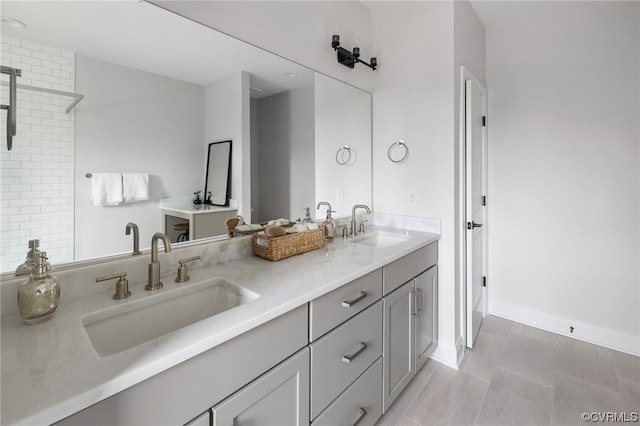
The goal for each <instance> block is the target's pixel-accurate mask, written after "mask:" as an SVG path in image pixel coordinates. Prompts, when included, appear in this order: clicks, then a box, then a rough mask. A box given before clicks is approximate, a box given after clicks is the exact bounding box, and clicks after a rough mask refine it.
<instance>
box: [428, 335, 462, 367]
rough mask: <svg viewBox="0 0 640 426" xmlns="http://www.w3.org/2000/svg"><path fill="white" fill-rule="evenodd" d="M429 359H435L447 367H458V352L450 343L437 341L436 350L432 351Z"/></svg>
mask: <svg viewBox="0 0 640 426" xmlns="http://www.w3.org/2000/svg"><path fill="white" fill-rule="evenodd" d="M431 359H433V360H436V361H438V362H440V363H442V364H444V365H446V366H448V367H451V368H455V369H456V370H457V369H458V352H457V350H456V347H455V346H453V345H452V344H450V343H444V342H442V341H438V346H437V347H436V350H435V351H433V354H432V355H431Z"/></svg>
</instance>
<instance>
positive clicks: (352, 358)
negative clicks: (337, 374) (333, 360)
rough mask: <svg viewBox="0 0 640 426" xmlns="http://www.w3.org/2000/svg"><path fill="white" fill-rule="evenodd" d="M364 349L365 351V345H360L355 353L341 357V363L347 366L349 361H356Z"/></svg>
mask: <svg viewBox="0 0 640 426" xmlns="http://www.w3.org/2000/svg"><path fill="white" fill-rule="evenodd" d="M365 349H367V345H365V344H364V343H360V347H359V348H358V350H357V351H355V352H354V353H352V354H351V355H343V356H342V362H346V363H347V364H349V363H351V361H353V360H354V359H356V358H357V357H358V356H359V355H360V354H361V353H362V352H364V350H365Z"/></svg>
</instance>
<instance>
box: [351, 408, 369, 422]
mask: <svg viewBox="0 0 640 426" xmlns="http://www.w3.org/2000/svg"><path fill="white" fill-rule="evenodd" d="M358 414H360V416H359V417H358V420H356V422H355V423H354V424H353V425H352V426H357V425H358V423H360V422H361V421H362V419H364V416H366V415H367V410H365V409H364V408H362V407H360V410H358Z"/></svg>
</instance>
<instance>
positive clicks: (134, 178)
mask: <svg viewBox="0 0 640 426" xmlns="http://www.w3.org/2000/svg"><path fill="white" fill-rule="evenodd" d="M122 194H123V197H124V201H143V200H148V199H149V174H148V173H122Z"/></svg>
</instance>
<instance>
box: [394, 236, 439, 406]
mask: <svg viewBox="0 0 640 426" xmlns="http://www.w3.org/2000/svg"><path fill="white" fill-rule="evenodd" d="M437 256H438V251H437V243H435V242H434V243H432V244H429V245H428V246H426V247H423V248H421V249H419V250H416V251H415V252H413V253H410V254H408V255H407V256H404V257H402V258H400V259H398V260H396V261H394V262H392V263H390V264H389V265H387V266H385V267H384V268H383V291H384V292H385V296H384V297H383V299H382V300H383V301H384V350H383V351H384V352H383V379H382V382H383V393H382V402H383V407H384V411H386V410H387V409H388V408H389V407H390V406H391V404H392V403H393V402H394V401H395V399H396V398H397V397H398V395H399V394H400V393H401V392H402V391H403V390H404V388H405V387H406V386H407V385H408V384H409V382H410V381H411V380H412V379H413V377H414V376H415V374H416V372H417V371H418V370H419V369H420V367H422V366H423V365H424V363H425V362H426V361H427V359H428V358H429V357H430V356H431V354H432V353H433V351H434V350H435V347H436V345H437V336H438V334H437V333H438V332H437V326H438V322H437V303H438V302H437V301H438V298H437V295H438V278H437V275H438V272H437V271H438V269H437V265H436V263H437V260H438V257H437Z"/></svg>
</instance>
